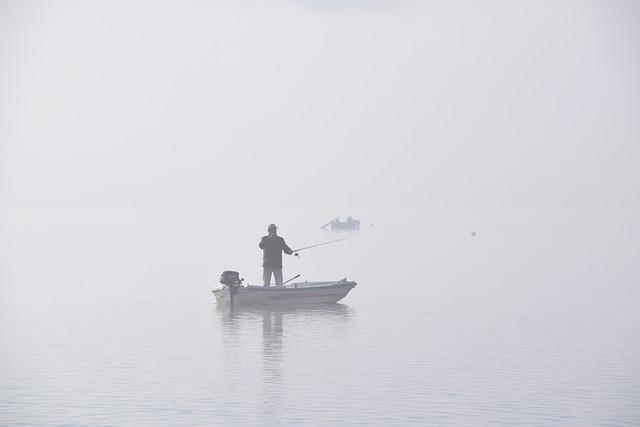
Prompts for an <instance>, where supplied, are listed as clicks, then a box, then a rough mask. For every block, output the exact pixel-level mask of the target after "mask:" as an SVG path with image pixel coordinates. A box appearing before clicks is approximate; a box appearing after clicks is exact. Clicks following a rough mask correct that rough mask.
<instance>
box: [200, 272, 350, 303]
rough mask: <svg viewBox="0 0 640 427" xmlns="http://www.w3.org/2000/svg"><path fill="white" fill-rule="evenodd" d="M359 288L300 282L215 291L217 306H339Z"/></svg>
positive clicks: (337, 282)
mask: <svg viewBox="0 0 640 427" xmlns="http://www.w3.org/2000/svg"><path fill="white" fill-rule="evenodd" d="M356 285H357V283H356V282H354V281H350V280H347V279H346V278H344V279H342V280H335V281H327V282H299V283H289V284H286V285H283V286H250V285H247V286H245V285H242V284H240V283H238V284H233V285H224V286H219V287H217V288H215V289H212V290H211V292H213V295H214V296H215V297H216V302H217V303H218V304H239V305H261V306H262V305H287V304H326V303H336V302H338V301H340V300H341V299H343V298H344V297H346V296H347V294H348V293H349V292H350V291H351V289H353V288H354V287H355V286H356Z"/></svg>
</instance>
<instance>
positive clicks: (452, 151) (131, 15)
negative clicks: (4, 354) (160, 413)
mask: <svg viewBox="0 0 640 427" xmlns="http://www.w3.org/2000/svg"><path fill="white" fill-rule="evenodd" d="M638 24H640V3H638V2H635V1H605V0H602V1H577V0H576V1H519V2H513V1H483V2H477V1H452V2H449V1H424V2H417V1H416V2H414V1H394V2H391V1H389V2H387V1H382V0H379V1H371V2H369V1H364V0H360V1H347V2H338V1H331V2H323V1H319V0H318V1H313V0H304V1H293V0H292V1H273V2H258V1H255V2H254V1H246V2H237V1H228V2H224V1H220V2H205V1H187V2H178V1H175V2H167V1H165V2H162V1H160V2H158V1H141V2H126V1H108V2H107V1H103V2H99V1H95V2H83V1H73V0H71V1H64V2H58V1H17V0H15V1H7V0H5V1H4V2H2V4H1V6H0V64H1V65H0V210H1V211H4V212H51V211H80V212H96V211H99V212H103V211H126V212H129V211H132V212H133V211H180V212H217V211H236V210H238V211H252V212H276V211H279V210H292V211H303V212H304V211H318V210H321V211H337V212H341V213H342V212H346V213H350V212H365V211H367V212H369V211H378V212H383V211H391V212H418V213H429V212H459V213H460V212H461V213H482V212H506V213H521V212H556V213H562V212H610V213H631V214H638V213H640V192H639V191H638V182H640V170H639V165H638V164H639V162H638V159H639V155H640V148H639V142H640V120H639V118H640V114H639V113H640V85H639V82H640V78H639V77H638V76H640V66H639V65H640V60H639V59H640V58H639V56H640V37H639V36H640V30H639V28H640V26H639V25H638Z"/></svg>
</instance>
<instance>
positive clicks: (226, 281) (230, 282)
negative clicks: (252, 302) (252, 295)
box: [220, 271, 243, 287]
mask: <svg viewBox="0 0 640 427" xmlns="http://www.w3.org/2000/svg"><path fill="white" fill-rule="evenodd" d="M242 280H243V279H241V278H240V273H238V272H237V271H223V272H222V274H221V275H220V283H222V284H223V285H227V286H229V287H238V286H239V285H240V284H241V283H242Z"/></svg>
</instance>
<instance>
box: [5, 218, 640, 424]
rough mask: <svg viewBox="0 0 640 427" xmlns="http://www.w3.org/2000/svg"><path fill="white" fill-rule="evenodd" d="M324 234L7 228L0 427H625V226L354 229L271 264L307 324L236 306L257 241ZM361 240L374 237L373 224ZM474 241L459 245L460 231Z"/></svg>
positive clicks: (629, 289) (635, 393) (632, 379)
mask: <svg viewBox="0 0 640 427" xmlns="http://www.w3.org/2000/svg"><path fill="white" fill-rule="evenodd" d="M275 220H277V222H278V225H280V227H281V228H280V232H281V234H282V235H283V236H284V237H285V238H286V240H287V241H288V243H289V244H290V245H291V246H292V247H300V246H306V245H309V244H313V243H316V242H319V241H323V240H330V239H332V238H336V237H338V236H342V235H343V234H339V233H332V232H329V231H325V230H320V229H319V227H318V226H319V225H321V224H322V223H323V222H324V217H319V216H310V217H305V216H302V215H301V216H297V217H296V216H291V217H288V218H285V217H282V218H278V219H273V218H261V217H258V216H256V217H250V216H245V217H235V218H233V217H212V216H206V215H177V214H176V215H157V214H140V215H135V216H131V215H118V214H112V215H106V214H105V215H62V214H59V215H31V216H4V217H3V219H2V229H1V230H0V232H1V234H2V235H1V242H2V243H1V244H0V250H1V254H0V255H1V257H2V260H3V261H2V264H1V266H0V274H1V276H0V280H1V287H0V292H1V299H0V339H1V344H2V346H1V349H2V350H1V352H0V370H1V378H2V380H1V381H0V424H2V425H47V426H53V425H216V424H223V423H232V424H242V425H249V424H260V425H276V424H308V425H323V424H326V425H345V424H361V425H389V424H397V425H410V424H414V425H425V424H429V425H471V424H473V425H479V424H486V425H497V424H502V425H504V424H521V425H536V424H537V425H572V426H575V425H637V424H638V423H639V422H640V399H639V396H640V314H639V313H638V309H637V306H638V301H639V296H640V290H639V289H640V287H639V283H638V278H639V277H640V274H639V273H640V264H639V263H638V262H637V260H638V252H637V248H638V242H640V224H639V223H638V221H637V220H633V219H616V220H613V219H602V218H600V219H598V218H591V219H585V218H582V219H576V218H565V219H555V220H550V219H544V218H537V219H531V218H530V219H522V218H521V219H496V218H494V219H491V220H489V219H469V218H466V219H465V218H446V219H445V218H422V219H421V218H413V219H406V218H405V219H401V218H384V217H380V218H364V222H363V228H362V230H361V231H360V232H359V233H351V234H349V236H351V238H350V239H348V240H345V241H342V242H338V243H336V244H334V245H327V246H324V247H320V248H316V249H311V250H309V251H306V252H302V253H301V258H300V259H299V260H298V259H295V258H293V257H286V258H285V277H290V276H293V275H294V274H302V276H303V278H304V279H308V280H323V279H327V280H329V279H340V278H342V277H345V276H346V277H348V278H350V279H353V280H356V281H357V282H358V286H357V287H356V288H355V289H354V290H353V291H352V292H351V294H349V295H348V296H347V298H345V299H344V300H343V301H342V302H341V303H339V304H336V305H328V306H321V307H295V308H287V309H269V310H266V309H265V310H260V309H251V310H235V311H234V312H230V311H229V309H228V308H223V307H218V306H216V304H215V301H214V298H213V297H212V295H211V293H210V289H211V288H212V287H214V286H217V279H218V277H219V273H220V272H221V271H222V270H225V269H237V270H239V271H241V272H242V274H243V276H244V277H245V278H246V280H247V281H248V282H250V283H259V278H260V256H261V254H260V251H259V249H258V248H257V243H258V239H259V237H260V236H261V235H262V234H263V229H264V228H265V226H266V225H267V224H268V223H269V222H272V221H275ZM372 224H373V225H372ZM472 232H475V233H476V234H475V236H474V235H472V234H471V233H472Z"/></svg>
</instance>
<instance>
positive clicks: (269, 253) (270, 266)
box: [258, 224, 293, 286]
mask: <svg viewBox="0 0 640 427" xmlns="http://www.w3.org/2000/svg"><path fill="white" fill-rule="evenodd" d="M277 230H278V227H276V225H275V224H270V225H269V227H268V228H267V231H268V232H269V235H268V236H264V237H262V239H261V240H260V244H259V245H258V246H259V247H260V249H262V252H263V255H262V280H263V284H264V286H269V285H271V274H273V276H274V277H275V279H276V286H282V252H284V253H285V254H287V255H291V254H293V251H292V250H291V248H290V247H289V246H287V244H286V243H285V242H284V239H283V238H282V237H280V236H278V235H277Z"/></svg>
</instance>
